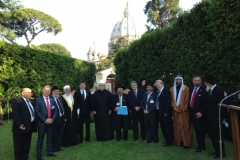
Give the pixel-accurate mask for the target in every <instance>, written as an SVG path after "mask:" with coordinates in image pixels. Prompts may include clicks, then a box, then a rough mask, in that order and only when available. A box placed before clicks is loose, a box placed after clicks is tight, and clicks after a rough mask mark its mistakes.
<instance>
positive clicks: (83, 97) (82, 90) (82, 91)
mask: <svg viewBox="0 0 240 160" xmlns="http://www.w3.org/2000/svg"><path fill="white" fill-rule="evenodd" d="M82 96H83V99H84V100H85V94H84V90H82Z"/></svg>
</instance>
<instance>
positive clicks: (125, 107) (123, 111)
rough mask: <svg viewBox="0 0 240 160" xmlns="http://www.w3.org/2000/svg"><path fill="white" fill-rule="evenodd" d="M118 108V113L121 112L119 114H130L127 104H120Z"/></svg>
mask: <svg viewBox="0 0 240 160" xmlns="http://www.w3.org/2000/svg"><path fill="white" fill-rule="evenodd" d="M117 108H118V111H117V114H119V115H128V110H127V106H119V107H117Z"/></svg>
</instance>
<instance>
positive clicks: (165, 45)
mask: <svg viewBox="0 0 240 160" xmlns="http://www.w3.org/2000/svg"><path fill="white" fill-rule="evenodd" d="M239 9H240V1H235V0H203V1H202V2H200V3H199V4H197V5H195V6H194V7H193V8H192V9H191V10H190V11H188V12H184V13H182V14H181V15H179V16H178V18H177V19H176V20H175V21H174V22H173V24H172V26H171V27H169V28H165V29H162V30H160V29H156V30H154V31H153V32H150V33H146V34H144V35H143V36H142V38H141V39H139V40H137V41H134V42H132V43H131V44H130V46H129V48H128V49H124V50H121V51H119V52H118V53H117V55H116V57H115V60H114V65H115V67H116V74H117V81H118V83H122V84H123V85H125V86H129V82H130V81H131V80H139V79H140V77H146V78H147V81H149V82H151V83H153V82H154V81H155V79H157V78H161V79H162V80H163V81H164V82H165V85H166V86H167V87H171V86H172V85H173V79H174V77H175V76H176V75H177V74H180V75H182V76H183V78H184V81H185V84H186V85H188V86H190V85H192V76H193V75H195V74H198V75H201V76H203V77H204V76H205V75H206V74H213V75H215V76H216V77H217V79H218V84H220V85H221V86H222V87H223V88H225V90H227V91H229V92H233V91H236V90H237V89H239V88H240V83H239V73H240V67H239V62H240V23H239V22H240V12H239Z"/></svg>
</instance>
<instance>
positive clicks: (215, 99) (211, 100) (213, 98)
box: [205, 85, 224, 121]
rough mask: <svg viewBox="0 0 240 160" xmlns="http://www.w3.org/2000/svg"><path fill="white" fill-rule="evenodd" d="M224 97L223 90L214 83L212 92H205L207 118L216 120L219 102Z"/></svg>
mask: <svg viewBox="0 0 240 160" xmlns="http://www.w3.org/2000/svg"><path fill="white" fill-rule="evenodd" d="M223 98H224V93H223V90H222V89H221V88H220V87H219V86H218V85H216V87H214V89H213V90H212V92H211V93H210V92H207V94H206V101H205V102H206V104H205V105H206V113H207V118H208V119H209V120H212V121H218V118H219V105H218V104H219V103H220V102H221V100H222V99H223Z"/></svg>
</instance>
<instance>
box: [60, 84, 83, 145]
mask: <svg viewBox="0 0 240 160" xmlns="http://www.w3.org/2000/svg"><path fill="white" fill-rule="evenodd" d="M63 90H64V93H65V94H64V95H63V96H62V97H61V98H62V100H63V106H64V113H65V115H66V124H65V128H64V130H63V140H62V145H63V146H64V147H69V146H72V145H76V144H78V136H77V134H78V132H77V125H78V124H77V119H78V115H79V114H80V109H78V108H77V107H76V106H78V105H77V104H76V103H77V102H74V99H73V96H72V94H71V88H70V86H69V85H66V86H64V87H63Z"/></svg>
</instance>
